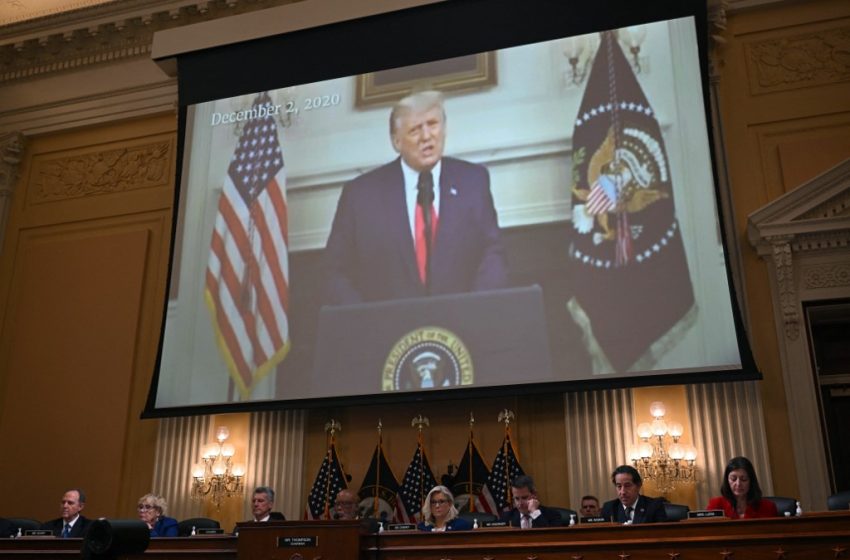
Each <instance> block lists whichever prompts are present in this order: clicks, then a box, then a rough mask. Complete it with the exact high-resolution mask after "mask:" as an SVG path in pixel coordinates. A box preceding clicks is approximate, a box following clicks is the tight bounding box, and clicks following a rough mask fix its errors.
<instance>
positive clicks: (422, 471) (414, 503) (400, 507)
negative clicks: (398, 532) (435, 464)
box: [395, 432, 437, 523]
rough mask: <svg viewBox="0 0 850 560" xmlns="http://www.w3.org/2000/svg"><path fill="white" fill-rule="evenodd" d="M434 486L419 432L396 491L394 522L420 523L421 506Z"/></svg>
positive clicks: (435, 483) (434, 480)
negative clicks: (408, 462) (411, 456)
mask: <svg viewBox="0 0 850 560" xmlns="http://www.w3.org/2000/svg"><path fill="white" fill-rule="evenodd" d="M436 485H437V479H435V478H434V473H433V471H431V465H430V464H429V463H428V456H427V455H426V454H425V449H423V447H422V433H421V432H420V433H419V441H418V442H417V444H416V451H414V452H413V458H412V459H411V460H410V465H408V466H407V471H406V472H405V473H404V478H403V479H402V481H401V487H400V488H399V490H398V498H399V499H398V500H396V504H395V519H396V521H398V522H399V523H416V522H417V521H422V519H421V515H420V513H421V511H422V504H423V503H424V502H425V497H426V496H427V495H428V492H430V491H431V489H432V488H433V487H434V486H436Z"/></svg>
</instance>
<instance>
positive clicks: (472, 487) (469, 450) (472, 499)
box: [466, 411, 475, 513]
mask: <svg viewBox="0 0 850 560" xmlns="http://www.w3.org/2000/svg"><path fill="white" fill-rule="evenodd" d="M474 425H475V416H473V415H472V411H470V412H469V442H468V443H467V444H466V449H467V453H469V465H468V467H469V478H468V480H469V494H470V496H469V501H470V504H469V511H471V512H472V513H475V485H474V484H473V478H472V463H473V460H472V438H473V437H475V436H474V435H473V433H472V427H473V426H474Z"/></svg>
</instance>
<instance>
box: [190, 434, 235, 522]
mask: <svg viewBox="0 0 850 560" xmlns="http://www.w3.org/2000/svg"><path fill="white" fill-rule="evenodd" d="M229 437H230V430H229V429H227V427H226V426H219V427H218V428H216V431H215V439H216V443H212V444H210V445H207V446H204V448H203V450H202V452H201V455H202V456H201V462H200V463H196V464H195V465H194V466H193V467H192V498H194V499H196V500H203V499H204V498H206V497H209V500H210V501H211V502H212V503H213V504H215V508H216V511H219V510H221V501H222V500H223V499H225V498H230V497H232V496H241V495H242V492H243V490H244V487H243V480H242V479H243V477H244V476H245V466H244V465H242V464H235V465H234V464H233V456H234V455H235V454H236V448H235V447H233V444H230V443H224V442H225V441H227V438H229Z"/></svg>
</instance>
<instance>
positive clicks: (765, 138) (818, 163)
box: [719, 1, 850, 496]
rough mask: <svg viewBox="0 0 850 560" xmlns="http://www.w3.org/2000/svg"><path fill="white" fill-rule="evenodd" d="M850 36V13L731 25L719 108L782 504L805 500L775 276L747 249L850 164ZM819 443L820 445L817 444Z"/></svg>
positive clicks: (777, 9) (769, 10) (748, 19)
mask: <svg viewBox="0 0 850 560" xmlns="http://www.w3.org/2000/svg"><path fill="white" fill-rule="evenodd" d="M848 32H850V4H848V3H847V2H841V1H824V2H787V3H781V4H777V5H768V6H765V7H763V8H761V9H758V10H755V9H753V10H749V11H742V12H740V13H736V14H734V15H733V16H732V17H730V19H729V28H728V32H727V33H726V34H725V37H726V39H727V41H728V42H727V43H726V45H725V46H724V47H722V48H721V49H720V59H721V68H720V80H719V101H720V110H721V119H722V123H723V133H724V139H725V142H726V154H727V158H728V166H729V173H730V183H731V193H732V201H733V204H734V210H735V231H736V233H737V239H736V240H735V241H736V242H737V244H738V246H739V248H740V250H741V251H742V258H743V263H744V270H743V272H744V276H745V279H746V296H745V297H746V301H747V304H748V307H747V314H748V316H749V320H750V333H749V336H750V340H751V343H752V346H753V352H754V354H755V359H756V363H757V364H758V366H759V368H760V369H761V371H762V373H763V374H764V382H763V383H762V396H763V402H764V414H765V418H766V419H768V421H766V422H765V426H766V430H767V439H768V448H769V450H770V456H771V464H772V473H773V481H774V487H775V492H776V494H777V495H787V496H796V495H799V494H798V492H797V475H796V470H795V468H794V464H793V461H791V460H789V459H788V457H787V453H788V450H789V448H790V440H789V436H788V413H787V409H786V400H785V399H786V395H785V388H784V386H783V381H782V369H781V363H780V357H779V350H778V346H777V340H776V329H775V326H774V321H775V320H776V318H775V317H774V314H773V303H772V300H771V294H770V289H769V283H768V276H767V268H766V265H765V263H764V261H763V260H762V259H760V258H759V257H758V255H757V254H756V252H755V250H754V249H753V248H752V247H751V246H750V244H749V243H748V242H747V238H746V220H747V216H748V215H749V214H750V213H752V212H754V211H755V210H757V209H759V208H761V207H762V206H764V205H765V204H767V203H768V202H770V201H771V200H774V199H776V198H777V197H779V196H781V195H782V194H784V193H786V192H788V191H790V190H792V189H794V188H795V187H796V186H798V185H800V184H801V183H802V182H803V181H805V180H807V179H810V178H812V177H813V176H815V175H817V174H818V173H820V172H822V171H824V170H826V169H829V168H830V167H832V166H833V165H835V164H837V163H839V162H840V161H842V160H844V159H846V158H848V157H850V81H848V78H850V70H848V69H847V67H846V65H843V64H842V63H841V62H840V57H841V56H842V55H841V54H840V52H838V51H837V50H836V49H835V47H834V45H835V44H836V43H835V39H834V38H835V37H837V36H840V35H843V36H844V37H846V36H847V34H848ZM813 437H818V436H817V434H814V435H813Z"/></svg>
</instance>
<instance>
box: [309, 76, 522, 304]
mask: <svg viewBox="0 0 850 560" xmlns="http://www.w3.org/2000/svg"><path fill="white" fill-rule="evenodd" d="M389 125H390V127H389V132H390V141H391V143H392V146H393V149H394V150H395V151H396V152H397V153H398V154H399V157H398V158H396V159H395V160H393V161H392V162H390V163H388V164H386V165H383V166H381V167H378V168H377V169H374V170H372V171H369V172H367V173H364V174H363V175H360V176H359V177H357V178H356V179H354V180H353V181H351V182H350V183H348V184H346V185H345V186H344V187H343V190H342V194H341V195H340V198H339V202H338V204H337V209H336V215H335V216H334V221H333V226H332V228H331V233H330V237H329V238H328V243H327V249H326V252H325V253H326V255H325V256H326V259H327V260H326V266H327V270H328V285H327V297H326V299H327V303H330V304H348V303H358V302H365V301H379V300H387V299H402V298H411V297H421V296H427V295H435V294H450V293H463V292H472V291H479V290H490V289H496V288H504V287H507V286H508V273H507V266H506V264H505V260H504V254H503V248H502V244H501V240H500V234H499V225H498V221H497V217H496V210H495V207H494V205H493V198H492V195H491V193H490V174H489V172H488V171H487V169H486V168H485V167H484V166H481V165H477V164H473V163H469V162H466V161H462V160H459V159H455V158H450V157H444V156H443V151H444V149H445V142H446V113H445V109H444V106H443V96H442V94H441V93H439V92H436V91H424V92H420V93H415V94H412V95H409V96H407V97H405V98H404V99H402V100H400V101H399V102H398V103H397V104H396V105H395V107H393V109H392V112H391V113H390V122H389Z"/></svg>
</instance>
